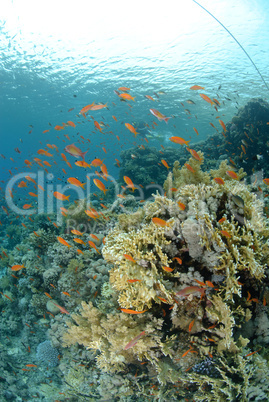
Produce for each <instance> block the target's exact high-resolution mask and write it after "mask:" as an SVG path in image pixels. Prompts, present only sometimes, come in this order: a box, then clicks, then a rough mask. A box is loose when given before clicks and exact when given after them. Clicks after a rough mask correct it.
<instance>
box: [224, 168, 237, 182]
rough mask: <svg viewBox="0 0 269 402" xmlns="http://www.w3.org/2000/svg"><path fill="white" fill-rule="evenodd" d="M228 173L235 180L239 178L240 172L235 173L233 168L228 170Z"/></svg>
mask: <svg viewBox="0 0 269 402" xmlns="http://www.w3.org/2000/svg"><path fill="white" fill-rule="evenodd" d="M226 174H227V175H228V176H230V177H231V178H232V179H234V180H238V174H237V173H235V172H234V171H233V170H227V172H226Z"/></svg>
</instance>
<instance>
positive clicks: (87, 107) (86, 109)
mask: <svg viewBox="0 0 269 402" xmlns="http://www.w3.org/2000/svg"><path fill="white" fill-rule="evenodd" d="M93 105H94V102H93V103H91V104H90V105H87V106H84V107H83V108H82V109H81V111H80V112H79V114H85V113H87V112H88V111H89V110H91V108H92V107H93Z"/></svg>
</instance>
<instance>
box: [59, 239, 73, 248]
mask: <svg viewBox="0 0 269 402" xmlns="http://www.w3.org/2000/svg"><path fill="white" fill-rule="evenodd" d="M57 240H58V242H59V243H61V244H63V245H64V246H66V247H68V248H69V247H71V244H69V243H67V241H66V240H64V239H63V238H62V237H60V236H58V237H57Z"/></svg>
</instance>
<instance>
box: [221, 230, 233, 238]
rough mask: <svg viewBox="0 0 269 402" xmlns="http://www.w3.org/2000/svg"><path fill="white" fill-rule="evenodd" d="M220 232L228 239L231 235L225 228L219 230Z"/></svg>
mask: <svg viewBox="0 0 269 402" xmlns="http://www.w3.org/2000/svg"><path fill="white" fill-rule="evenodd" d="M220 233H221V234H222V235H223V236H225V237H228V239H229V238H231V237H232V235H231V233H229V232H227V230H221V231H220Z"/></svg>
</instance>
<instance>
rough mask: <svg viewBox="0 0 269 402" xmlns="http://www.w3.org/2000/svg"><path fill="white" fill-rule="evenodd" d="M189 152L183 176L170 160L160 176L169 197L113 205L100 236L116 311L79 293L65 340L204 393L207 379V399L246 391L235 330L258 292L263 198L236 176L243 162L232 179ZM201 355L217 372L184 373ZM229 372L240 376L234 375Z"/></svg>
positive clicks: (114, 365) (264, 255)
mask: <svg viewBox="0 0 269 402" xmlns="http://www.w3.org/2000/svg"><path fill="white" fill-rule="evenodd" d="M198 155H199V157H200V161H197V160H195V159H194V158H190V160H189V162H188V163H189V165H190V166H191V167H192V168H193V169H194V170H195V174H194V176H193V177H192V179H190V177H191V175H192V174H193V173H192V172H191V171H190V170H189V169H187V168H186V167H185V166H184V167H182V168H181V169H180V168H179V164H178V163H177V162H175V164H174V170H173V175H172V174H171V173H169V175H168V178H167V181H166V183H165V186H164V187H165V190H166V193H167V195H170V196H169V198H168V197H167V196H161V195H159V194H157V195H155V196H154V201H153V202H147V203H145V205H144V206H143V208H141V209H139V210H137V211H136V212H135V213H133V214H123V215H121V216H120V217H119V220H118V223H117V224H116V226H115V228H114V229H113V230H111V232H110V233H109V234H108V236H107V237H106V242H105V245H104V247H103V249H102V253H103V256H104V258H105V260H107V261H108V262H109V263H112V264H113V268H112V269H111V270H110V272H109V280H110V286H111V291H112V290H114V295H113V300H116V298H117V301H118V304H119V306H120V308H121V309H122V312H119V311H118V310H117V305H115V308H114V310H113V308H111V305H110V311H111V312H110V313H109V314H106V313H105V311H104V309H103V308H102V311H101V310H99V309H97V308H96V307H93V305H92V304H91V303H90V304H86V303H82V308H83V310H82V312H81V315H77V314H76V315H73V316H72V318H73V320H74V321H75V323H76V324H75V325H74V324H72V323H70V324H69V330H68V332H67V333H66V334H65V335H64V341H65V344H66V345H71V344H73V343H75V342H78V343H80V344H83V345H84V346H85V347H87V348H91V349H94V350H96V351H99V353H100V354H99V355H97V357H96V359H97V362H98V366H99V367H100V368H101V369H102V370H104V371H107V372H115V371H121V370H125V369H126V367H127V366H128V365H133V364H134V365H135V364H136V362H139V361H141V360H143V359H145V360H147V361H148V362H150V364H151V365H150V366H148V369H149V367H151V370H152V371H153V372H155V375H156V376H157V378H158V381H159V382H160V383H161V384H165V383H166V382H173V383H176V382H177V381H181V382H182V383H184V384H188V385H189V384H193V386H194V392H195V395H196V394H197V398H198V399H197V400H204V399H203V397H202V394H201V392H200V390H201V389H202V387H204V386H206V387H208V388H209V390H210V394H211V395H210V398H211V397H212V398H211V399H210V398H209V399H208V400H213V397H218V398H219V399H218V400H220V401H222V400H223V401H224V400H233V398H235V397H238V396H240V397H241V398H242V399H241V400H242V401H246V400H247V399H246V398H247V395H248V394H249V393H251V391H250V386H251V381H250V377H251V374H250V372H249V374H245V372H244V370H245V369H244V367H245V363H244V364H243V359H244V357H243V354H244V353H245V354H246V353H247V350H246V349H245V346H246V343H247V342H241V343H240V341H238V337H239V338H240V335H241V333H240V328H241V326H242V325H243V324H244V323H246V322H248V321H249V320H251V319H252V317H251V314H253V313H254V315H255V305H256V304H258V303H261V302H262V300H261V294H260V293H261V280H262V279H263V278H264V277H265V270H266V267H267V264H268V262H269V247H268V246H269V243H268V241H269V228H268V226H267V223H266V219H265V218H264V216H263V202H262V201H261V200H259V199H258V198H257V195H256V194H255V193H252V192H251V187H250V186H247V185H246V184H244V183H243V182H242V181H240V179H242V178H243V177H244V172H243V171H242V170H240V171H239V172H238V173H237V174H238V177H237V180H235V179H232V177H231V175H230V174H229V169H231V168H229V167H228V165H227V162H226V161H223V162H222V163H221V165H220V168H219V169H218V170H216V171H211V173H210V174H209V173H203V172H202V170H201V164H202V162H203V155H202V153H201V152H198ZM227 172H228V173H227ZM216 178H217V179H218V180H214V179H216ZM221 179H222V180H221ZM250 308H251V311H250ZM235 330H236V333H237V339H235V337H234V331H235ZM137 336H138V341H137V342H135V343H134V345H131V346H130V347H128V342H130V341H132V340H136V337H137ZM242 339H243V338H242V337H241V340H242ZM186 345H187V347H186ZM188 348H189V349H188ZM208 355H209V356H210V359H213V360H212V361H213V362H214V366H215V367H216V370H213V372H214V373H215V374H214V375H216V376H217V378H215V379H213V378H210V376H209V377H208V376H207V375H202V374H201V370H202V369H201V370H200V369H199V370H200V371H199V370H198V369H197V370H198V371H197V372H194V371H190V372H189V373H188V376H187V375H186V372H185V371H186V370H189V369H190V367H192V366H194V365H197V367H198V365H199V364H200V363H201V362H202V361H204V360H205V359H206V358H207V356H208ZM257 358H258V357H257ZM259 358H260V359H262V358H261V357H259ZM206 364H207V365H209V366H210V364H211V363H208V362H207V363H206ZM231 365H232V366H233V369H231ZM201 367H203V365H202V366H201ZM205 367H206V365H205ZM245 371H246V370H245ZM164 373H166V374H164ZM235 373H237V375H238V376H239V377H240V376H242V379H243V380H242V383H241V384H238V383H235V382H233V375H234V374H235ZM225 381H226V385H225V386H224V383H225ZM221 387H222V390H221V391H220V390H219V388H221ZM253 392H254V391H253ZM264 392H265V393H266V391H264ZM267 394H268V392H267ZM225 398H228V399H225Z"/></svg>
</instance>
